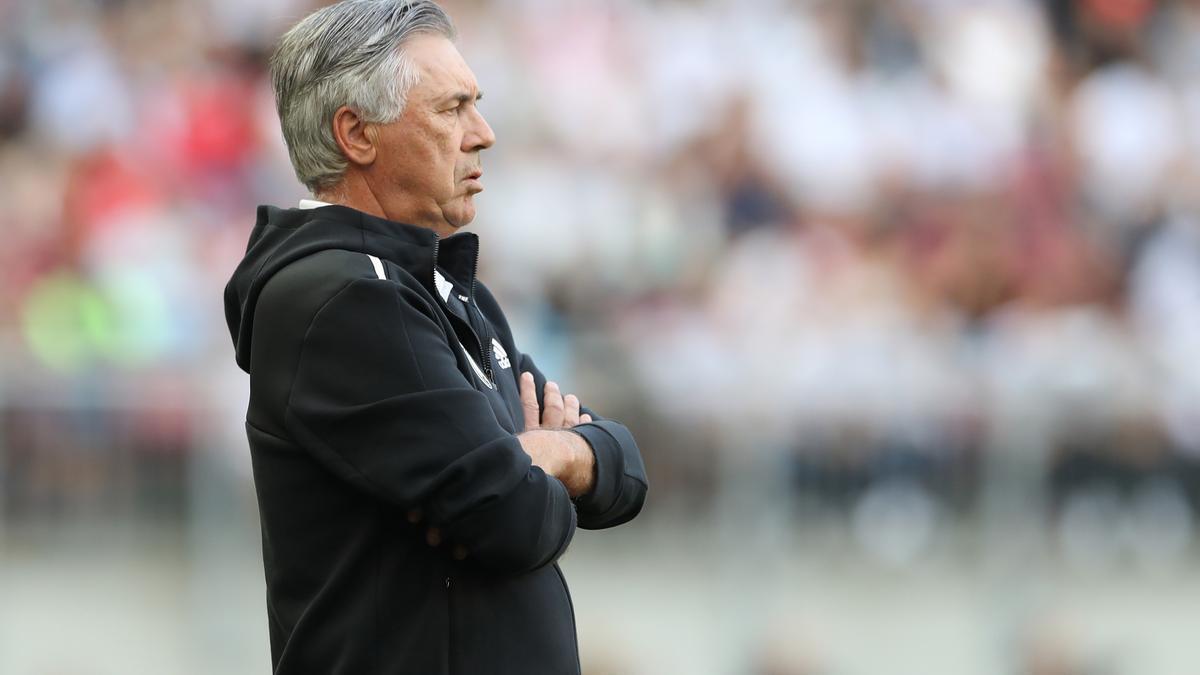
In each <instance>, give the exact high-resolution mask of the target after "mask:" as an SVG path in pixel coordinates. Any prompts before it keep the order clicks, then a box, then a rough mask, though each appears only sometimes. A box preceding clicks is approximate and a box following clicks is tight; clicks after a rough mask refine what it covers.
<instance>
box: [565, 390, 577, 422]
mask: <svg viewBox="0 0 1200 675" xmlns="http://www.w3.org/2000/svg"><path fill="white" fill-rule="evenodd" d="M576 424H579V398H578V397H577V396H575V394H567V395H566V396H564V397H563V426H564V427H567V428H570V427H573V426H575V425H576Z"/></svg>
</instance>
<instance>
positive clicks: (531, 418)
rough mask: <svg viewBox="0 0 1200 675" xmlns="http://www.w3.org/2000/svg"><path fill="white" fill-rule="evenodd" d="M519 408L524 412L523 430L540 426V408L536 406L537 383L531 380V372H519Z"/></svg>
mask: <svg viewBox="0 0 1200 675" xmlns="http://www.w3.org/2000/svg"><path fill="white" fill-rule="evenodd" d="M520 387H521V410H523V411H524V413H525V431H530V430H532V429H537V428H539V427H540V426H541V424H540V421H539V420H540V419H541V412H542V411H541V409H540V408H538V401H537V385H536V384H534V382H533V373H528V372H526V373H521V385H520Z"/></svg>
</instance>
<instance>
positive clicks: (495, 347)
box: [492, 338, 512, 370]
mask: <svg viewBox="0 0 1200 675" xmlns="http://www.w3.org/2000/svg"><path fill="white" fill-rule="evenodd" d="M492 354H493V355H495V357H496V365H498V366H500V369H501V370H507V369H509V368H512V364H511V363H509V361H508V352H506V351H504V347H502V346H500V341H499V340H497V339H496V338H492Z"/></svg>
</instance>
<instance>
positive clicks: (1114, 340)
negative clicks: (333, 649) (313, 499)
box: [0, 0, 1200, 675]
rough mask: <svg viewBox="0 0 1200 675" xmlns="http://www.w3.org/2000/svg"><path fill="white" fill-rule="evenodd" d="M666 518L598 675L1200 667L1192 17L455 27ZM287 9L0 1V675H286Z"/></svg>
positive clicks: (537, 306)
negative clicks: (263, 298)
mask: <svg viewBox="0 0 1200 675" xmlns="http://www.w3.org/2000/svg"><path fill="white" fill-rule="evenodd" d="M446 4H447V6H448V8H449V9H450V10H451V13H452V15H453V16H454V17H455V19H456V21H457V22H458V25H459V28H460V34H461V40H460V43H461V49H462V51H463V52H464V54H465V55H466V57H467V59H468V61H469V63H471V65H472V66H473V68H474V70H475V72H476V74H477V76H478V78H479V80H480V82H481V84H482V86H483V88H484V90H485V91H486V93H487V97H486V100H485V101H484V103H483V106H484V113H485V115H486V116H487V117H488V119H489V121H490V122H491V124H492V126H493V127H494V129H495V131H496V134H497V136H498V139H499V140H498V143H497V144H496V146H495V148H494V149H492V150H490V151H489V152H488V153H487V154H486V155H485V167H486V173H487V177H486V187H487V191H486V192H485V193H484V194H482V195H481V196H480V197H479V198H478V204H479V217H478V220H477V221H476V225H475V226H474V227H473V229H474V230H475V231H476V232H478V233H479V235H480V236H481V237H482V240H483V251H484V252H485V255H484V258H483V260H484V269H483V270H482V275H483V277H484V278H485V279H486V280H487V281H488V282H489V284H490V286H491V287H492V288H493V289H494V290H495V291H496V293H497V295H498V296H499V297H500V298H501V300H502V302H503V303H504V304H505V307H506V308H507V309H508V311H509V315H510V317H511V318H512V319H513V323H514V328H515V331H516V333H517V335H518V338H519V341H520V343H521V344H523V346H524V348H525V349H526V350H527V351H530V352H532V353H534V354H536V355H537V357H538V360H539V363H540V364H541V365H542V367H543V369H544V370H546V371H547V372H549V373H554V374H556V377H557V378H558V379H559V380H560V381H562V382H564V383H565V388H566V390H568V391H576V392H581V393H583V394H584V399H585V401H586V402H588V403H589V404H590V405H592V406H594V407H595V408H597V409H599V410H601V411H603V412H604V413H605V414H607V415H610V416H613V417H618V418H620V419H622V420H624V421H627V423H628V425H629V426H630V427H631V428H632V429H633V430H634V431H635V433H636V434H637V436H638V438H639V439H640V441H641V446H642V449H643V453H644V455H645V457H646V460H647V464H648V470H649V473H650V476H651V482H652V493H651V497H650V501H649V502H648V504H647V506H646V509H645V511H644V512H643V514H642V516H641V517H640V518H639V519H638V520H637V521H635V523H634V524H633V525H631V526H627V527H625V528H622V529H621V530H617V531H614V532H608V533H591V534H589V533H585V534H582V535H581V536H579V537H577V539H576V541H575V544H574V545H573V548H572V550H571V552H570V553H569V554H568V555H567V556H566V558H565V559H564V561H563V568H564V570H565V572H566V575H567V576H568V578H569V579H570V580H571V586H572V589H573V592H574V596H575V604H576V608H577V612H578V619H579V626H580V631H581V642H582V651H583V657H584V663H585V672H586V673H587V674H588V675H605V674H608V675H617V674H629V675H641V674H653V675H660V674H664V673H686V674H688V675H704V674H707V673H714V674H724V673H751V674H755V675H768V674H770V675H802V674H803V675H816V674H837V675H843V674H846V675H850V674H853V675H859V674H861V675H874V674H878V673H889V674H891V675H896V674H908V673H911V674H914V675H929V674H933V673H938V674H942V673H945V674H949V675H968V674H970V675H975V674H982V675H990V674H1001V673H1024V674H1028V675H1084V674H1089V675H1090V674H1105V675H1108V674H1111V675H1118V674H1120V675H1124V674H1129V675H1167V674H1173V675H1193V674H1194V673H1197V672H1200V646H1197V644H1196V642H1195V635H1196V631H1197V629H1200V609H1198V608H1200V570H1198V569H1197V564H1196V563H1197V559H1198V552H1197V546H1198V545H1197V534H1198V530H1197V520H1196V517H1197V515H1198V511H1197V509H1198V507H1200V359H1197V358H1195V357H1194V356H1193V354H1192V353H1191V351H1192V350H1194V349H1195V347H1196V346H1197V345H1200V220H1198V216H1200V189H1198V186H1200V183H1198V180H1197V178H1198V176H1200V152H1198V151H1200V2H1195V1H1192V0H1186V1H1185V0H1178V1H1166V0H1164V1H1159V2H1155V1H1154V0H1079V1H1075V0H1053V1H1050V0H1047V1H1046V2H1043V3H1036V2H1032V1H1021V0H1007V1H1001V0H994V1H972V2H967V1H965V0H962V1H956V0H895V1H892V2H887V1H882V0H879V1H865V0H864V1H859V0H829V1H824V2H819V1H816V0H812V1H808V2H805V1H792V2H785V1H783V0H755V1H747V0H736V1H735V0H690V1H683V0H678V1H673V2H667V1H662V2H634V1H632V0H626V1H619V2H618V1H615V0H613V1H601V0H590V1H587V0H495V1H490V2H489V1H482V0H476V1H456V2H447V3H446ZM312 6H314V5H313V3H306V2H303V1H301V0H205V1H203V2H200V1H190V0H188V1H185V0H163V1H149V0H141V1H139V0H109V1H103V2H102V1H99V0H96V1H93V2H85V1H83V0H44V1H36V2H35V1H33V0H7V1H4V2H0V36H2V38H0V39H2V43H0V44H2V48H0V202H2V203H3V204H4V206H5V210H4V211H3V213H0V232H2V233H3V240H4V244H3V246H0V341H2V343H3V349H2V352H0V672H2V673H6V674H13V675H92V674H109V673H112V674H129V673H155V674H160V673H162V674H165V673H184V674H191V673H222V674H225V673H261V672H267V671H268V669H269V668H268V665H269V658H268V654H269V652H268V647H267V637H266V627H265V626H266V622H265V609H264V605H263V593H264V588H263V581H262V570H261V560H260V557H259V541H258V531H257V515H256V510H255V503H254V496H253V486H252V483H251V480H250V475H249V469H248V467H249V464H248V458H247V449H246V443H245V438H244V436H243V434H242V428H241V420H242V416H243V412H244V405H245V398H246V388H247V380H246V377H245V375H244V374H243V373H241V372H240V371H238V370H237V369H236V367H235V366H234V363H233V358H232V349H231V346H230V341H229V336H228V334H227V332H226V329H225V326H224V323H223V316H222V310H221V289H222V285H223V284H224V282H225V280H226V278H227V276H228V274H229V272H230V270H231V269H232V267H233V265H234V264H235V262H236V260H237V259H238V257H239V255H240V253H241V250H242V248H243V246H244V244H245V241H246V237H247V233H248V230H249V227H250V225H251V222H252V218H253V206H254V205H255V204H258V203H262V202H269V203H275V204H285V205H286V204H292V203H294V202H295V201H296V200H297V199H298V198H300V197H301V196H302V193H301V190H300V188H299V186H298V185H297V184H296V182H295V180H294V178H293V176H292V174H291V170H290V167H289V166H288V163H287V158H286V153H285V152H284V150H283V148H282V143H281V139H280V136H279V133H278V131H277V123H276V119H275V113H274V110H273V106H272V100H271V97H270V92H269V90H268V87H267V84H266V81H265V78H264V59H265V55H266V54H268V53H269V50H270V48H271V43H272V41H273V39H274V38H275V37H276V36H277V35H278V34H279V33H280V32H281V31H282V30H283V29H284V28H285V27H286V26H287V25H289V24H290V23H291V22H292V21H294V20H295V19H296V18H298V17H300V16H302V15H303V14H304V13H305V12H306V11H307V10H308V9H310V8H311V7H312Z"/></svg>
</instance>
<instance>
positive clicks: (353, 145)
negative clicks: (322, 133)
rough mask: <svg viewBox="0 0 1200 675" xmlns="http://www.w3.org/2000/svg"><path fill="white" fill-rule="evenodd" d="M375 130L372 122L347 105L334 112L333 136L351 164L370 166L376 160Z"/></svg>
mask: <svg viewBox="0 0 1200 675" xmlns="http://www.w3.org/2000/svg"><path fill="white" fill-rule="evenodd" d="M373 132H374V130H373V129H371V125H370V123H368V122H366V121H364V120H363V118H362V117H360V116H359V114H358V113H357V112H355V111H354V110H352V109H350V108H349V107H347V106H342V107H340V108H338V109H337V111H336V112H334V113H333V138H334V140H335V141H337V145H338V148H339V149H340V150H341V151H342V155H344V156H345V157H346V160H347V161H349V162H350V163H351V164H355V165H358V166H369V165H371V164H373V163H374V162H375V155H376V147H375V138H376V136H375V134H374V133H373Z"/></svg>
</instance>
